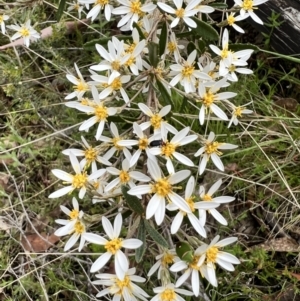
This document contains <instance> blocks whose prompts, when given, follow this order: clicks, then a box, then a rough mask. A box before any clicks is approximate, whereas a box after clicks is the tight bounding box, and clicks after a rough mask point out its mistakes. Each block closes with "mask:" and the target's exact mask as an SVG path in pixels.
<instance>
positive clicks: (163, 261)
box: [147, 249, 180, 280]
mask: <svg viewBox="0 0 300 301" xmlns="http://www.w3.org/2000/svg"><path fill="white" fill-rule="evenodd" d="M155 259H156V260H157V261H156V263H155V264H154V265H153V266H152V267H151V269H150V270H149V272H148V274H147V276H148V277H150V276H151V275H153V274H154V273H155V272H156V271H157V270H158V272H157V279H159V280H160V279H161V275H162V271H163V270H169V265H171V264H173V263H175V262H177V261H179V260H180V259H179V257H178V256H177V255H176V252H175V249H171V250H167V249H165V250H164V251H163V252H162V253H161V254H159V255H157V256H156V257H155Z"/></svg>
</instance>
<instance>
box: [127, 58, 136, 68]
mask: <svg viewBox="0 0 300 301" xmlns="http://www.w3.org/2000/svg"><path fill="white" fill-rule="evenodd" d="M134 63H135V58H134V57H133V56H131V57H130V58H129V59H128V61H127V62H126V63H125V66H131V65H132V64H134Z"/></svg>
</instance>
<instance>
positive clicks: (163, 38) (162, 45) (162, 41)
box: [159, 22, 168, 55]
mask: <svg viewBox="0 0 300 301" xmlns="http://www.w3.org/2000/svg"><path fill="white" fill-rule="evenodd" d="M167 40H168V29H167V23H166V22H165V23H164V25H163V27H162V29H161V33H160V38H159V55H163V54H164V53H165V49H166V45H167Z"/></svg>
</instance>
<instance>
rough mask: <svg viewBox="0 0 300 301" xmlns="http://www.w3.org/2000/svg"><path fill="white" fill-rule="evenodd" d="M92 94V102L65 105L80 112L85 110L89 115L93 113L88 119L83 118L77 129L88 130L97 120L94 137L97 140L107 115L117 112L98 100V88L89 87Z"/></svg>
mask: <svg viewBox="0 0 300 301" xmlns="http://www.w3.org/2000/svg"><path fill="white" fill-rule="evenodd" d="M91 91H92V95H93V102H89V103H88V104H87V105H83V104H82V103H80V102H74V101H72V102H67V103H66V104H65V105H66V106H67V107H71V108H75V109H77V110H79V111H81V112H85V113H87V114H89V115H93V116H92V117H90V118H89V119H88V120H85V121H84V122H83V123H82V125H81V126H80V127H79V131H88V130H89V129H90V127H92V126H93V125H94V124H96V123H98V122H99V125H98V128H97V132H96V135H95V138H96V139H97V140H99V138H100V136H101V134H102V132H103V129H104V125H105V122H106V121H107V117H108V116H113V115H115V114H116V113H117V109H116V108H109V107H106V106H105V105H104V102H103V101H100V100H99V95H98V90H97V88H96V87H95V86H92V88H91Z"/></svg>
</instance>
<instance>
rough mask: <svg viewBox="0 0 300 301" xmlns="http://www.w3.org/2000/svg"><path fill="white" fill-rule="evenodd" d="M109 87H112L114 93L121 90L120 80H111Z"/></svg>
mask: <svg viewBox="0 0 300 301" xmlns="http://www.w3.org/2000/svg"><path fill="white" fill-rule="evenodd" d="M110 86H111V87H112V89H113V90H114V91H116V90H120V89H121V88H122V82H121V79H120V78H119V77H117V78H115V79H114V80H113V82H112V83H111V84H110Z"/></svg>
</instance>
